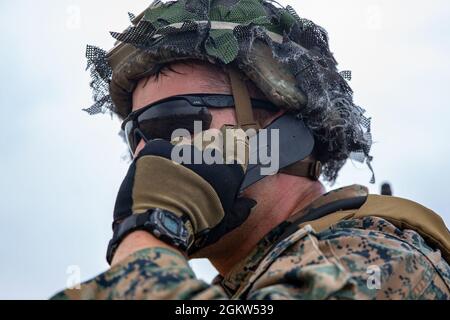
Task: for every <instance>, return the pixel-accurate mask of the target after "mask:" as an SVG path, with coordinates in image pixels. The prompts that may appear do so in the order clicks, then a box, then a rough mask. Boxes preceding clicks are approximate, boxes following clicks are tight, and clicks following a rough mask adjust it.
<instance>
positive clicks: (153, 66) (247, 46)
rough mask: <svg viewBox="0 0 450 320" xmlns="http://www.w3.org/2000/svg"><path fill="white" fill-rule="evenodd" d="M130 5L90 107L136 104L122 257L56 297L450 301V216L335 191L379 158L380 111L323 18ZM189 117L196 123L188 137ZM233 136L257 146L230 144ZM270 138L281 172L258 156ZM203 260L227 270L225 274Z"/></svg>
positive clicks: (97, 65) (204, 1)
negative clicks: (361, 98)
mask: <svg viewBox="0 0 450 320" xmlns="http://www.w3.org/2000/svg"><path fill="white" fill-rule="evenodd" d="M131 18H132V23H133V25H132V26H131V27H130V28H128V29H127V30H126V31H125V32H123V33H113V36H114V37H115V38H116V39H117V40H118V42H117V44H116V46H115V47H114V49H112V50H111V51H110V52H108V53H107V52H105V51H103V50H100V49H98V48H94V47H88V51H87V55H88V59H89V65H90V67H91V73H92V77H93V82H92V87H93V89H94V93H95V94H94V98H95V100H96V103H95V104H94V106H93V107H92V108H90V109H88V110H87V111H88V112H90V113H91V114H95V113H99V112H104V111H112V112H114V113H115V114H117V115H118V116H119V117H121V118H122V119H123V120H124V122H123V127H122V129H123V133H124V137H125V139H126V141H127V143H128V145H129V147H130V151H131V153H132V155H133V158H134V161H133V163H132V164H131V167H130V169H129V171H128V174H127V176H126V177H125V179H124V181H123V184H122V186H121V188H120V190H119V194H118V196H117V200H116V206H115V210H114V223H113V231H114V235H113V238H112V240H111V242H110V244H109V247H108V252H107V259H108V262H109V263H111V265H112V268H111V269H110V270H108V271H107V272H105V273H103V274H102V275H100V276H98V277H97V278H95V279H93V280H91V281H89V282H87V283H85V284H83V285H82V286H81V289H79V290H66V291H64V292H62V293H60V294H58V295H56V296H55V297H54V298H55V299H252V300H254V299H448V298H449V295H450V266H449V264H448V262H447V261H449V259H450V234H449V232H448V230H447V229H446V227H445V225H444V223H443V221H442V219H441V218H440V217H439V216H438V215H436V214H435V213H434V212H432V211H430V210H429V209H426V208H424V207H423V206H421V205H419V204H417V203H414V202H412V201H409V200H405V199H400V198H395V197H386V196H377V195H369V194H368V190H367V188H366V187H363V186H357V185H355V186H350V187H346V188H343V189H340V190H335V191H332V192H330V193H327V194H325V191H324V187H323V185H322V184H321V183H320V182H319V181H318V179H319V177H320V176H322V177H323V179H324V180H326V181H331V182H332V181H334V180H335V179H336V177H337V175H338V172H339V170H340V169H341V168H342V166H343V165H344V163H345V162H346V160H347V159H348V158H349V157H350V156H352V157H354V158H359V159H360V160H363V161H365V162H366V163H367V164H368V166H369V168H370V169H371V166H370V162H371V160H372V159H371V157H370V155H369V151H370V146H371V132H370V120H369V119H367V118H366V117H365V116H364V110H363V109H362V108H360V107H358V106H356V105H355V104H354V103H353V98H352V91H351V89H350V87H349V85H348V84H347V82H346V78H347V77H348V76H349V74H348V73H347V72H344V73H338V71H337V67H336V65H337V62H336V60H335V59H334V57H333V55H332V54H331V52H330V50H329V46H328V37H327V33H326V31H325V30H324V29H323V28H321V27H319V26H317V25H315V24H314V23H312V22H311V21H309V20H306V19H302V18H300V17H299V16H298V15H297V14H296V13H295V11H294V10H293V9H292V8H291V7H286V8H284V7H281V6H279V5H277V4H275V3H273V2H272V1H263V0H215V1H210V0H179V1H174V2H170V3H166V4H164V3H161V2H160V1H156V2H154V3H153V4H152V5H151V6H150V7H149V8H148V9H147V10H146V11H145V12H144V13H143V14H141V15H139V16H138V17H134V16H132V17H131ZM195 121H196V122H197V124H198V123H200V124H201V127H202V129H201V130H203V131H202V132H200V133H199V132H195V131H196V125H195V124H194V123H195ZM175 129H182V130H184V131H183V132H187V134H186V135H185V136H184V138H183V139H178V140H176V139H174V136H173V132H174V130H175ZM264 129H266V130H268V131H269V133H270V132H277V133H278V135H277V137H278V140H274V141H272V140H271V139H266V140H264V139H263V132H264ZM214 130H216V131H215V132H217V131H220V132H227V133H226V134H228V131H231V134H230V136H227V135H225V136H222V138H223V137H226V138H225V139H223V140H221V139H217V141H214V142H212V141H213V140H210V141H211V145H214V146H218V147H221V146H222V147H223V146H226V147H225V148H222V149H220V148H215V149H214V148H213V149H214V150H213V151H211V148H209V149H208V147H205V144H204V140H201V139H200V140H201V141H200V143H196V141H197V140H196V139H197V138H198V137H201V138H202V139H203V138H204V137H205V134H206V133H208V132H209V133H211V132H212V131H214ZM227 130H228V131H227ZM244 130H245V134H244V135H243V134H242V133H243V132H244ZM192 137H193V138H194V139H191V138H192ZM230 137H231V140H232V141H233V143H232V145H240V146H243V148H244V150H245V153H244V155H243V156H242V154H241V155H239V153H237V152H235V151H232V152H231V153H230V152H228V149H227V147H228V144H227V143H226V142H225V140H227V141H229V139H230ZM255 141H256V142H257V143H256V144H255V143H253V142H255ZM261 141H262V143H261ZM252 143H253V144H252ZM252 145H253V149H252ZM255 145H256V147H255ZM177 148H179V149H177ZM180 150H181V153H180ZM263 151H266V152H267V155H270V157H271V159H272V160H274V161H275V162H276V164H277V168H276V170H275V171H271V172H269V173H265V174H264V173H263V171H264V169H267V164H268V163H267V162H264V161H262V160H261V159H260V158H259V157H256V158H257V161H254V162H253V163H252V162H251V159H252V157H253V160H255V159H254V155H255V154H257V155H259V156H261V155H262V154H264V152H263ZM174 154H179V155H181V156H183V157H184V159H187V160H188V161H181V162H175V161H174ZM206 154H208V155H209V156H211V157H214V158H215V159H216V160H217V159H219V160H220V159H222V160H224V158H225V159H226V160H230V157H231V161H222V162H220V161H217V162H214V163H206V161H204V159H205V155H206ZM185 156H186V157H187V158H186V157H185ZM196 156H200V159H201V160H202V161H200V162H198V161H190V160H192V159H193V158H194V160H195V157H196ZM274 156H275V158H276V159H275V158H274ZM192 258H208V259H209V260H210V261H211V263H212V264H213V265H214V266H215V267H216V269H217V270H218V271H219V273H220V275H219V276H218V277H217V278H216V279H215V280H214V282H213V283H212V284H207V283H205V282H203V281H201V280H198V279H197V278H196V276H195V274H194V273H193V271H192V270H191V268H190V267H189V265H188V259H192Z"/></svg>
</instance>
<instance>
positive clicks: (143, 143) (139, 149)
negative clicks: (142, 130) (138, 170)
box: [134, 140, 145, 158]
mask: <svg viewBox="0 0 450 320" xmlns="http://www.w3.org/2000/svg"><path fill="white" fill-rule="evenodd" d="M144 147H145V141H144V140H141V142H139V144H138V146H137V147H136V151H135V152H134V158H136V157H137V156H138V154H139V152H141V151H142V149H144Z"/></svg>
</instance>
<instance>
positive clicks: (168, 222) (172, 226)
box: [162, 215, 179, 235]
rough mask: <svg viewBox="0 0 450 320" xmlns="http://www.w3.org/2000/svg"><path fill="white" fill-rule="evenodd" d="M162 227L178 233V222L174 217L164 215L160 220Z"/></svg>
mask: <svg viewBox="0 0 450 320" xmlns="http://www.w3.org/2000/svg"><path fill="white" fill-rule="evenodd" d="M162 224H163V225H164V227H165V228H166V229H167V230H168V231H169V232H171V233H173V234H176V235H178V233H179V224H178V221H177V220H175V219H174V218H172V217H170V216H168V215H166V216H165V217H164V219H163V221H162Z"/></svg>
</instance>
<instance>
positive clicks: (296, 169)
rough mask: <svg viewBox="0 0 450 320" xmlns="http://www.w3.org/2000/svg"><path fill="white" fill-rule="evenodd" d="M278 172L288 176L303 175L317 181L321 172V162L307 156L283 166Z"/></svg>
mask: <svg viewBox="0 0 450 320" xmlns="http://www.w3.org/2000/svg"><path fill="white" fill-rule="evenodd" d="M279 173H284V174H287V175H290V176H296V177H305V178H309V179H311V180H313V181H318V180H319V178H320V175H321V174H322V163H321V162H320V161H317V160H314V159H313V158H312V157H308V158H306V159H305V160H301V161H298V162H296V163H294V164H291V165H290V166H288V167H286V168H283V169H281V170H280V171H279Z"/></svg>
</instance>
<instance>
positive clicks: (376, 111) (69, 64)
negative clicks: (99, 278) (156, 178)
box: [0, 0, 450, 299]
mask: <svg viewBox="0 0 450 320" xmlns="http://www.w3.org/2000/svg"><path fill="white" fill-rule="evenodd" d="M279 2H280V3H282V4H291V5H292V6H294V7H295V8H296V9H297V12H298V13H299V15H300V16H302V17H305V18H309V19H312V20H313V21H315V22H316V23H318V24H320V25H322V26H323V27H325V28H326V29H327V30H328V32H329V34H330V39H331V47H332V51H333V52H335V56H336V58H337V60H338V61H339V62H340V69H341V70H348V69H350V70H352V71H353V80H352V82H351V85H352V87H353V89H354V91H355V100H356V102H357V103H358V104H360V105H361V106H363V107H365V108H366V109H367V112H368V115H370V116H371V117H372V118H373V133H374V139H375V144H374V146H373V155H374V162H373V165H374V169H375V172H376V177H377V184H376V185H373V186H370V189H371V191H372V192H379V185H380V183H381V182H382V181H385V180H388V181H390V182H392V184H393V188H394V192H395V194H396V195H397V196H400V197H405V198H409V199H412V200H415V201H417V202H420V203H422V204H423V205H425V206H427V207H429V208H431V209H432V210H434V211H436V212H437V213H439V214H440V215H442V216H443V218H444V219H445V221H446V223H447V225H449V224H450V211H449V209H448V204H449V193H448V185H449V183H448V181H449V179H450V174H449V170H448V165H449V158H450V147H449V142H448V138H449V133H448V130H449V127H450V126H449V124H448V121H449V118H450V105H449V102H448V100H449V98H448V94H449V89H450V85H449V84H450V64H449V62H448V58H449V56H450V43H449V38H450V37H449V36H450V2H449V1H446V0H433V1H416V0H414V1H411V0H396V1H390V0H371V1H361V0H339V1H333V0H301V1H300V0H294V1H281V0H280V1H279ZM149 3H150V1H142V0H128V1H119V0H108V1H107V0H96V1H87V0H78V1H76V0H73V1H69V0H59V1H50V0H41V1H39V4H37V2H36V1H31V0H16V1H1V2H0V27H1V28H0V29H1V30H2V33H1V34H0V40H1V46H2V50H1V53H0V55H1V59H0V66H1V68H0V70H1V71H2V77H1V79H0V88H1V94H0V107H1V113H2V125H1V129H0V133H1V134H0V147H1V149H0V150H2V155H1V157H0V177H1V178H0V194H1V200H2V201H0V217H1V222H0V255H1V262H2V263H1V264H0V298H6V299H15V298H27V299H46V298H48V297H49V296H51V295H52V294H54V293H55V292H57V291H58V290H60V289H62V288H64V287H65V286H66V284H67V282H68V281H71V280H72V279H73V278H74V276H75V277H76V274H77V273H76V271H77V270H78V271H80V272H81V280H88V279H90V278H92V277H93V276H95V275H97V274H99V273H100V272H102V271H104V270H106V269H107V264H106V262H105V251H106V246H107V242H108V240H109V239H110V237H111V231H110V226H111V219H112V210H113V206H114V201H115V197H116V194H117V190H118V187H119V185H120V183H121V181H122V179H123V177H124V175H125V173H126V170H127V168H128V163H127V162H126V161H124V160H123V156H124V155H126V152H127V149H126V146H125V145H124V144H123V143H122V142H121V140H120V139H119V137H118V131H119V125H120V124H119V123H118V122H117V121H114V120H111V118H110V117H108V116H96V117H89V116H88V115H86V114H85V113H83V112H82V111H81V109H82V108H83V107H87V106H89V105H90V104H91V93H90V89H89V86H88V82H89V74H88V73H87V72H85V71H84V70H85V66H86V61H85V58H84V53H85V47H86V44H95V45H99V46H101V47H103V48H106V49H108V48H110V47H111V46H112V44H113V40H112V38H111V37H110V36H109V34H108V31H122V29H124V27H126V26H127V25H128V17H127V12H128V11H131V12H134V13H139V12H140V11H142V10H143V9H145V7H146V6H147V5H148V4H149ZM369 180H370V172H369V171H368V170H367V169H366V167H365V166H364V165H361V164H358V163H349V164H348V165H347V166H346V167H345V169H344V170H343V171H342V174H341V176H340V178H339V179H338V183H337V184H336V185H335V186H334V187H340V186H344V185H348V184H353V183H359V184H365V185H367V184H368V182H369ZM193 265H194V269H195V271H196V272H197V274H198V276H199V277H201V278H203V279H205V280H208V281H209V280H210V279H211V278H212V277H213V276H214V275H215V273H214V271H213V270H212V268H211V267H210V266H209V265H208V264H207V263H206V262H204V261H197V262H193Z"/></svg>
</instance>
